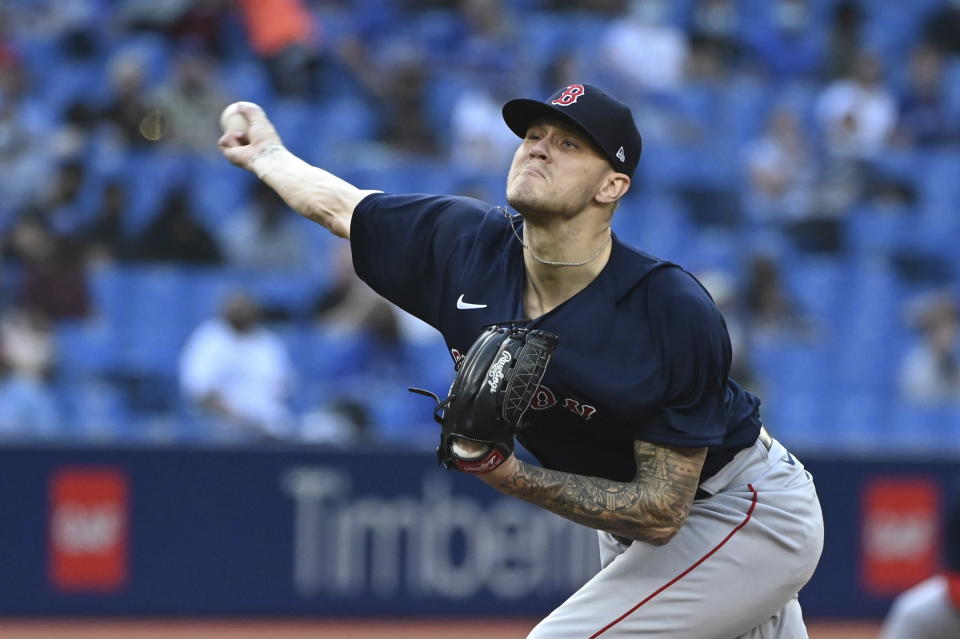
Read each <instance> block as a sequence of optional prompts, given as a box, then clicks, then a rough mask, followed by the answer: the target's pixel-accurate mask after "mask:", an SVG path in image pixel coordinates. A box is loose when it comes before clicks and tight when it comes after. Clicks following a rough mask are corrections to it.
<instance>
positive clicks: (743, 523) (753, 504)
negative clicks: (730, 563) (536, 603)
mask: <svg viewBox="0 0 960 639" xmlns="http://www.w3.org/2000/svg"><path fill="white" fill-rule="evenodd" d="M747 488H749V489H750V492H752V493H753V499H752V501H751V502H750V508H749V509H748V510H747V516H746V517H744V518H743V521H741V522H740V523H739V524H737V527H736V528H734V529H733V530H731V531H730V534H728V535H727V536H726V537H724V538H723V541H721V542H720V543H719V544H717V545H716V546H714V547H713V548H711V549H710V551H709V552H708V553H707V554H705V555H704V556H703V557H701V558H700V559H698V560H697V561H696V563H694V564H693V565H692V566H690V567H689V568H687V569H686V570H684V571H683V572H681V573H680V574H679V575H677V576H676V577H674V578H673V579H671V580H670V581H668V582H667V583H665V584H663V585H662V586H660V587H659V588H657V589H656V590H655V591H654V592H653V593H651V594H650V595H648V596H647V598H646V599H644V600H643V601H641V602H640V603H638V604H637V605H636V606H634V607H633V608H631V609H630V610H628V611H626V612H625V613H623V614H622V615H620V616H619V617H617V618H616V619H614V620H613V621H611V622H610V623H608V624H607V625H605V626H604V627H603V628H601V629H600V630H598V631H597V632H595V633H593V634H592V635H590V638H589V639H595V638H596V637H599V636H600V635H602V634H603V633H605V632H606V631H607V630H610V629H611V628H613V627H614V626H615V625H617V624H618V623H620V622H621V621H623V620H624V619H626V618H627V617H629V616H630V615H632V614H633V613H634V612H636V611H637V609H638V608H639V607H640V606H642V605H643V604H645V603H647V602H648V601H650V600H651V599H653V598H654V597H656V596H657V595H659V594H660V593H661V592H663V591H664V590H666V589H667V588H669V587H670V586H672V585H673V584H675V583H677V582H678V581H680V580H681V579H683V578H684V577H686V576H687V575H688V574H690V573H691V572H693V569H694V568H696V567H697V566H699V565H700V564H702V563H703V562H705V561H706V560H707V559H709V558H710V556H711V555H712V554H713V553H715V552H717V551H718V550H720V549H721V548H723V546H724V544H726V543H727V542H728V541H730V538H731V537H733V536H734V535H736V534H737V531H738V530H740V529H741V528H743V527H744V526H746V525H747V522H748V521H750V518H751V517H752V516H753V509H754V508H756V507H757V499H758V497H757V491H756V489H755V488H754V487H753V484H747Z"/></svg>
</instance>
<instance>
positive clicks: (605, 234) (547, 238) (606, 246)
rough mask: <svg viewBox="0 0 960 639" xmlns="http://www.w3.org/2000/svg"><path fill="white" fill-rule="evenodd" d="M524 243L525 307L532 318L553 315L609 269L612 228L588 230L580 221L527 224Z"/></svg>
mask: <svg viewBox="0 0 960 639" xmlns="http://www.w3.org/2000/svg"><path fill="white" fill-rule="evenodd" d="M523 243H524V245H525V246H526V248H525V249H524V251H523V262H524V266H525V267H526V272H527V277H526V289H525V291H524V305H525V310H526V311H527V315H528V316H529V317H531V318H532V317H537V316H539V315H542V314H543V313H548V312H550V311H551V310H553V309H554V308H556V307H557V306H559V305H560V304H562V303H564V302H565V301H567V300H568V299H570V298H571V297H573V296H574V295H576V294H577V293H579V292H580V291H582V290H583V289H584V288H586V286H587V285H588V284H590V282H592V281H593V280H594V279H595V278H596V277H597V275H599V274H600V271H602V270H603V267H604V266H606V264H607V261H608V260H609V259H610V251H611V247H612V242H611V241H610V227H609V226H607V225H589V226H587V225H584V224H582V223H579V221H577V220H567V221H565V222H563V223H561V224H552V225H551V226H550V227H549V228H547V227H543V226H540V225H537V224H531V223H530V221H529V220H528V221H527V222H526V223H525V224H524V229H523ZM538 258H539V259H538ZM574 264H576V266H574Z"/></svg>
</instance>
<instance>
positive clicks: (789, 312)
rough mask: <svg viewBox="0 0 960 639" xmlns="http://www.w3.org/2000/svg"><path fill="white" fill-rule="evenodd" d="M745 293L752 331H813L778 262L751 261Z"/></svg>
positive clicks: (768, 259) (767, 258) (766, 259)
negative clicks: (788, 288)
mask: <svg viewBox="0 0 960 639" xmlns="http://www.w3.org/2000/svg"><path fill="white" fill-rule="evenodd" d="M743 291H744V306H745V310H746V315H747V321H748V323H749V327H750V330H751V331H759V332H762V333H765V334H792V335H800V334H802V333H804V332H807V331H809V329H810V326H809V324H808V323H807V322H806V320H805V319H804V318H803V316H802V315H801V313H800V310H799V309H798V308H797V305H796V303H795V302H794V301H793V299H791V297H790V295H789V294H788V293H787V290H786V288H785V287H784V284H783V279H782V276H781V273H780V266H779V265H778V264H777V262H776V260H775V259H774V258H772V257H770V256H768V255H762V254H760V255H754V256H753V257H752V258H751V260H750V261H749V263H748V264H747V274H746V281H745V283H744V289H743Z"/></svg>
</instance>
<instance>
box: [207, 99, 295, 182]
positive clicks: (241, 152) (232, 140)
mask: <svg viewBox="0 0 960 639" xmlns="http://www.w3.org/2000/svg"><path fill="white" fill-rule="evenodd" d="M238 109H239V111H240V113H241V114H242V115H243V117H245V118H246V119H247V122H249V127H248V128H247V130H246V131H234V130H230V131H227V132H226V133H224V134H223V135H222V136H220V140H219V141H217V146H218V147H220V152H221V153H223V156H224V157H225V158H227V159H228V160H229V161H230V162H231V163H233V164H235V165H237V166H239V167H241V168H244V169H247V170H248V171H253V161H254V160H255V159H256V158H258V157H260V156H261V155H263V153H264V151H266V150H268V149H271V148H277V147H279V148H282V147H283V141H282V140H281V139H280V136H279V135H278V134H277V130H276V129H275V128H273V124H272V123H271V122H270V120H269V119H268V118H267V114H266V113H264V112H263V109H261V108H260V107H259V106H257V105H256V104H253V103H252V102H242V103H240V105H239V107H238Z"/></svg>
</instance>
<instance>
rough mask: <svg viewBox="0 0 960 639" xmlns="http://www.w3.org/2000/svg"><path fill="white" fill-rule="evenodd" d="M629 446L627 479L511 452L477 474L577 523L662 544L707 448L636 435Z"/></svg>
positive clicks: (687, 501)
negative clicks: (632, 461)
mask: <svg viewBox="0 0 960 639" xmlns="http://www.w3.org/2000/svg"><path fill="white" fill-rule="evenodd" d="M634 451H635V454H636V459H637V474H636V477H634V479H633V481H631V482H617V481H612V480H609V479H602V478H600V477H587V476H584V475H574V474H571V473H565V472H561V471H557V470H548V469H546V468H542V467H540V466H534V465H531V464H527V463H525V462H522V461H520V460H518V459H517V458H516V457H511V458H510V460H508V461H509V463H505V464H503V466H501V468H499V469H497V471H494V472H493V473H490V474H489V475H483V476H482V478H483V479H484V480H485V481H486V482H487V483H489V484H490V485H492V486H493V487H494V488H496V489H498V490H500V491H501V492H503V493H506V494H508V495H512V496H514V497H518V498H520V499H523V500H525V501H528V502H530V503H532V504H534V505H536V506H540V507H541V508H546V509H547V510H549V511H551V512H554V513H556V514H558V515H560V516H561V517H565V518H567V519H569V520H571V521H575V522H577V523H578V524H583V525H584V526H589V527H590V528H596V529H598V530H604V531H606V532H610V533H613V534H615V535H618V536H621V537H627V538H629V539H637V540H640V541H645V542H647V543H651V544H654V545H658V546H659V545H663V544H665V543H667V542H668V541H670V539H671V538H672V537H673V536H674V535H675V534H676V533H677V531H678V530H680V527H681V526H682V525H683V522H684V521H686V518H687V513H688V512H689V511H690V505H691V504H692V503H693V497H694V494H695V493H696V491H697V482H698V480H699V478H700V470H701V468H702V467H703V460H704V458H705V457H706V454H707V449H706V448H688V447H681V446H665V445H661V444H651V443H648V442H642V441H637V442H635V444H634Z"/></svg>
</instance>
